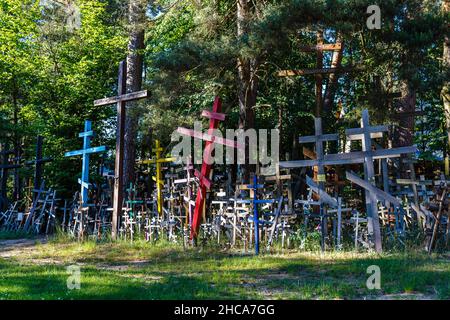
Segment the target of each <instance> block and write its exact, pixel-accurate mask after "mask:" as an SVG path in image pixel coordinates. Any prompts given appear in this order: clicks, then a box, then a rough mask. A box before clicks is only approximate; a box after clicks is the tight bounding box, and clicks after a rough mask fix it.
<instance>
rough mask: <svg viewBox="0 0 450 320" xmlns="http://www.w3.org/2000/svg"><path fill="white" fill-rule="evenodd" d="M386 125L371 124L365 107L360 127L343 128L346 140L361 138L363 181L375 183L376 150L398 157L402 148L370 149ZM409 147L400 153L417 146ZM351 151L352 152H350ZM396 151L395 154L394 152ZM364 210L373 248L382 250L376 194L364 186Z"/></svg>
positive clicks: (381, 134) (414, 150)
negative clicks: (371, 235)
mask: <svg viewBox="0 0 450 320" xmlns="http://www.w3.org/2000/svg"><path fill="white" fill-rule="evenodd" d="M388 129H389V128H388V126H371V125H370V120H369V111H368V110H367V109H365V110H363V113H362V119H361V128H355V129H347V130H345V134H346V137H347V141H352V140H361V141H362V153H363V154H362V155H363V159H364V175H365V181H366V182H368V183H370V184H371V185H375V181H374V178H375V172H374V166H373V160H374V156H375V154H376V152H377V151H380V152H382V151H389V152H385V155H384V158H390V157H398V151H399V149H404V148H394V149H389V150H385V149H378V150H375V151H373V150H372V139H373V138H379V137H382V136H383V133H384V132H386V131H388ZM405 148H409V150H402V152H401V153H402V154H404V153H414V152H416V150H417V148H416V147H415V146H412V147H405ZM351 153H352V152H351ZM396 153H397V154H396ZM366 190H367V191H366V192H365V194H366V210H367V218H368V229H369V233H371V234H373V236H374V241H375V250H376V251H377V252H381V251H382V243H381V242H382V239H381V230H380V219H379V216H378V207H377V196H376V194H375V193H374V192H373V191H371V190H368V189H367V188H366Z"/></svg>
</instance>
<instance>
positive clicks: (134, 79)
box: [123, 0, 147, 188]
mask: <svg viewBox="0 0 450 320" xmlns="http://www.w3.org/2000/svg"><path fill="white" fill-rule="evenodd" d="M146 7H147V0H130V1H129V7H128V21H129V28H130V38H129V42H128V56H127V91H128V92H133V91H139V90H141V87H142V71H143V55H142V52H141V51H142V50H143V49H144V48H145V47H144V30H145V10H146ZM137 103H138V102H134V103H130V102H129V103H128V104H127V106H128V108H127V118H126V122H125V154H124V171H123V174H124V180H123V181H124V187H125V188H127V187H128V186H129V184H130V182H133V181H134V180H135V170H134V167H135V162H136V138H137V137H136V136H137V128H138V112H136V108H135V105H136V104H137Z"/></svg>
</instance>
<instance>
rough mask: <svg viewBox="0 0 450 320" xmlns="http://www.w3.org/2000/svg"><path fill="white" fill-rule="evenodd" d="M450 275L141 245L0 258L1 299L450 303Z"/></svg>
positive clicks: (358, 262)
mask: <svg viewBox="0 0 450 320" xmlns="http://www.w3.org/2000/svg"><path fill="white" fill-rule="evenodd" d="M71 264H77V265H79V266H80V268H81V290H68V289H67V286H66V281H67V277H68V275H67V272H66V267H67V266H68V265H71ZM372 264H375V265H378V266H380V268H381V270H382V290H381V291H380V290H378V291H370V290H368V289H367V288H366V286H365V283H366V280H367V277H368V275H367V273H366V269H367V267H368V266H370V265H372ZM449 275H450V266H449V263H448V260H445V259H443V258H439V257H435V258H430V257H428V256H426V255H423V254H421V253H412V254H402V253H396V254H382V255H377V254H373V253H356V252H331V253H326V254H322V253H320V252H295V251H289V252H286V253H285V254H271V255H261V256H259V257H254V256H252V255H248V254H245V255H244V254H242V253H239V252H238V253H235V252H218V250H217V249H216V248H189V249H183V247H181V246H178V245H175V244H173V243H170V244H169V243H158V244H149V243H147V242H145V241H141V240H138V241H135V242H133V243H129V242H123V241H119V242H117V243H111V242H103V243H96V242H94V241H86V242H81V243H78V242H69V241H61V242H59V241H55V240H53V241H52V240H51V241H49V242H48V243H46V244H40V245H36V246H35V247H34V250H32V251H29V252H27V253H20V252H19V254H18V255H17V256H15V257H13V258H11V259H8V260H6V259H3V260H2V259H1V258H0V280H1V286H0V299H14V298H19V299H354V298H358V299H362V298H365V297H366V298H374V297H377V296H380V295H384V294H403V293H416V292H419V293H423V294H427V295H432V296H435V297H437V298H441V299H448V298H450V290H449V278H450V277H449ZM411 296H412V298H414V294H412V295H411Z"/></svg>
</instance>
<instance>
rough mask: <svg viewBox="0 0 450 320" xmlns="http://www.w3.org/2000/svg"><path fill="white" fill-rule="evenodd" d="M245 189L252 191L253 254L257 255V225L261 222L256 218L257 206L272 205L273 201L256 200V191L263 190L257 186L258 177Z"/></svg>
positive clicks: (261, 185) (254, 177)
mask: <svg viewBox="0 0 450 320" xmlns="http://www.w3.org/2000/svg"><path fill="white" fill-rule="evenodd" d="M247 188H249V189H253V201H252V203H253V224H254V228H255V254H256V255H258V254H259V224H260V223H261V221H260V220H259V217H258V204H261V203H273V202H274V200H273V199H262V200H260V199H258V189H261V188H264V185H263V184H258V176H257V175H256V174H255V175H254V176H253V184H249V185H247Z"/></svg>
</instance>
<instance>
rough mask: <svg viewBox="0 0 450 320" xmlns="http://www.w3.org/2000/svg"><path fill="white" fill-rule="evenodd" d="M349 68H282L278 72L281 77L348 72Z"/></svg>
mask: <svg viewBox="0 0 450 320" xmlns="http://www.w3.org/2000/svg"><path fill="white" fill-rule="evenodd" d="M347 71H348V69H347V68H318V69H298V70H281V71H279V72H278V73H277V75H278V76H279V77H292V76H305V75H316V74H330V73H343V72H347Z"/></svg>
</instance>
